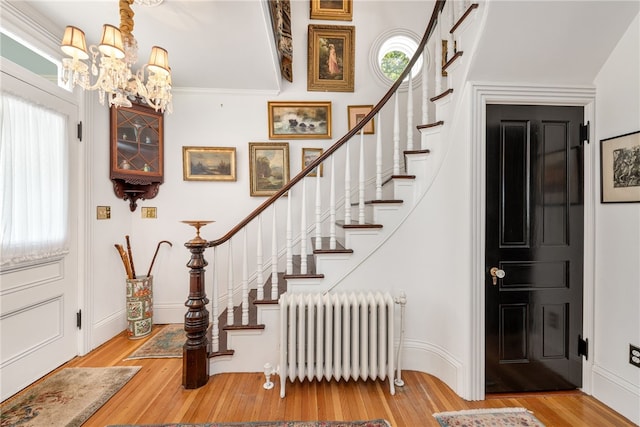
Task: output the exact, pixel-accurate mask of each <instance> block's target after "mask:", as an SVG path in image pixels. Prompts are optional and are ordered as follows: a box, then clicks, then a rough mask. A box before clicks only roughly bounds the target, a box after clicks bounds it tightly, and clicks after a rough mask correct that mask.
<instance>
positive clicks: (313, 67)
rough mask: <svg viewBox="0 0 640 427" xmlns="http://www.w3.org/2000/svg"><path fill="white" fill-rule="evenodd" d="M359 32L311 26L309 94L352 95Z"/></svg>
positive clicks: (342, 26) (308, 70)
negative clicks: (356, 37)
mask: <svg viewBox="0 0 640 427" xmlns="http://www.w3.org/2000/svg"><path fill="white" fill-rule="evenodd" d="M355 35H356V28H355V27H353V26H348V25H309V36H308V39H307V40H308V43H309V49H308V55H307V90H309V91H322V92H353V88H354V74H355V73H354V69H355V66H354V63H355Z"/></svg>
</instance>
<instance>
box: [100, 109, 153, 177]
mask: <svg viewBox="0 0 640 427" xmlns="http://www.w3.org/2000/svg"><path fill="white" fill-rule="evenodd" d="M162 119H163V116H162V114H161V113H157V112H155V111H154V110H153V109H151V108H148V107H144V106H139V105H134V106H132V107H130V108H126V107H118V108H114V107H112V108H111V179H122V180H124V181H125V182H128V183H135V184H146V183H152V182H162V181H163V155H162V153H163V126H162V125H163V123H162V122H163V120H162Z"/></svg>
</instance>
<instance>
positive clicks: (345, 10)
mask: <svg viewBox="0 0 640 427" xmlns="http://www.w3.org/2000/svg"><path fill="white" fill-rule="evenodd" d="M309 17H310V18H311V19H325V20H332V21H351V20H352V19H353V0H311V13H310V16H309Z"/></svg>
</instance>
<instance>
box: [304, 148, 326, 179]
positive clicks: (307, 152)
mask: <svg viewBox="0 0 640 427" xmlns="http://www.w3.org/2000/svg"><path fill="white" fill-rule="evenodd" d="M321 154H322V148H303V149H302V169H304V168H306V167H307V166H308V165H310V164H311V162H313V161H314V160H315V159H317V158H318V157H320V155H321ZM317 174H318V168H315V169H314V170H313V172H310V173H309V175H307V176H317ZM320 176H322V163H320Z"/></svg>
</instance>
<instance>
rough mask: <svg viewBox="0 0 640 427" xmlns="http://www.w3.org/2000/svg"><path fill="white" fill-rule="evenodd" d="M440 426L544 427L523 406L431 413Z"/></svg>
mask: <svg viewBox="0 0 640 427" xmlns="http://www.w3.org/2000/svg"><path fill="white" fill-rule="evenodd" d="M433 416H434V417H435V418H436V420H438V422H439V423H440V425H441V426H442V427H471V426H473V427H489V426H491V427H511V426H522V427H524V426H532V427H544V424H542V423H541V422H540V421H539V420H538V419H537V418H536V417H534V416H533V415H532V414H531V412H529V411H528V410H527V409H525V408H496V409H471V410H467V411H455V412H440V413H437V414H433Z"/></svg>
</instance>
